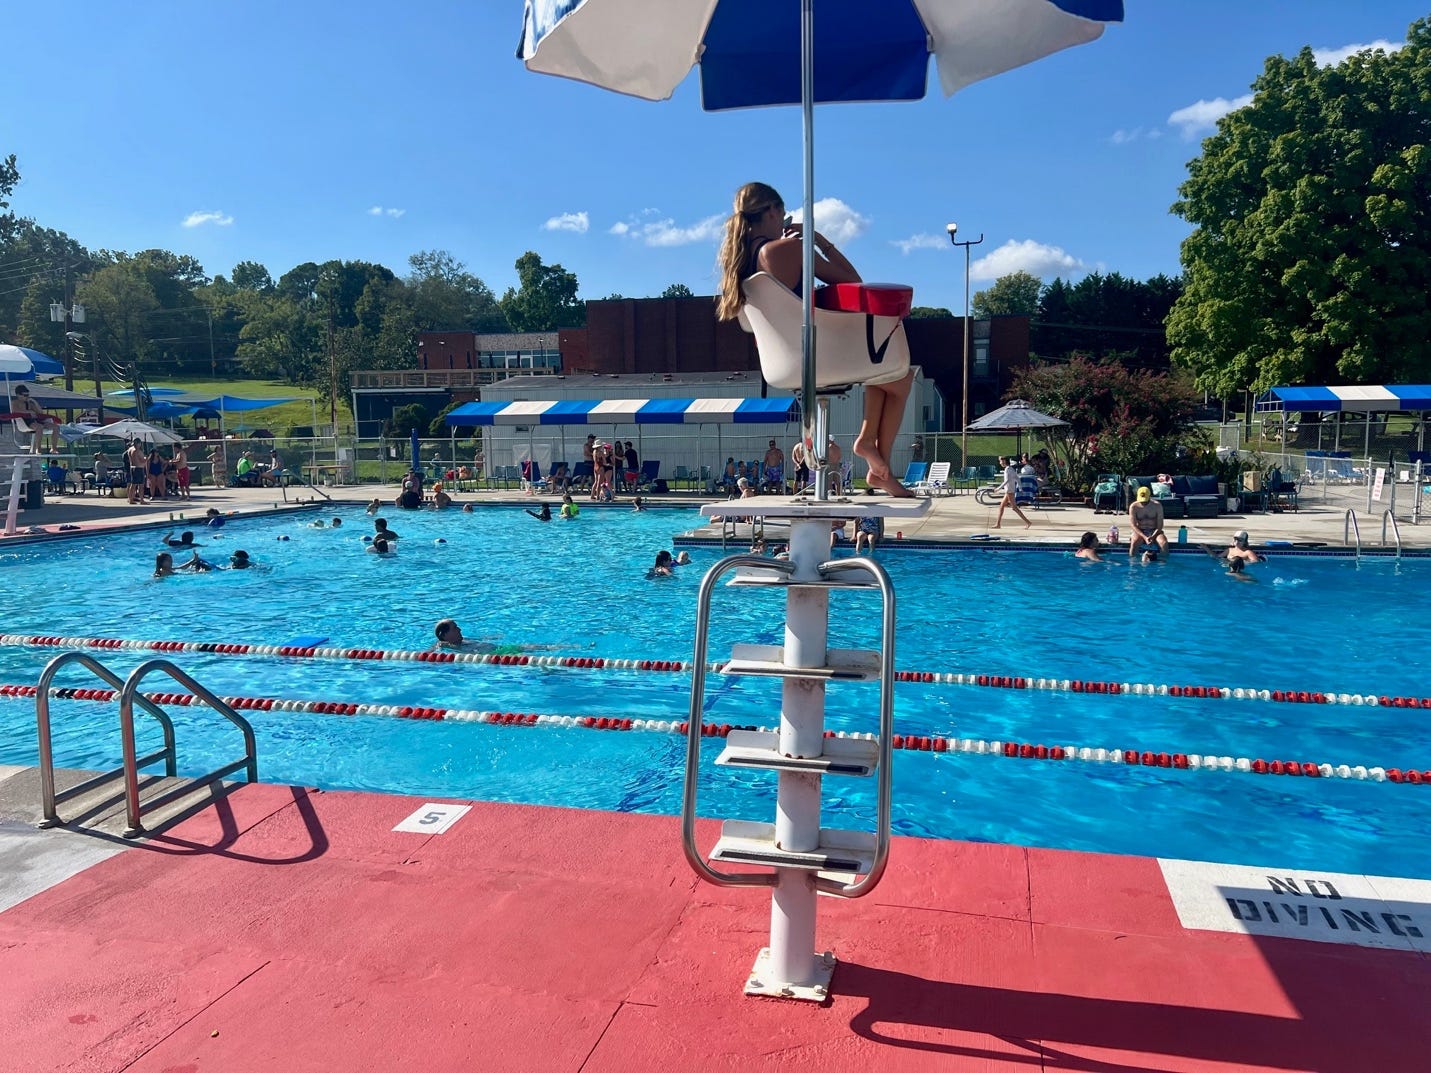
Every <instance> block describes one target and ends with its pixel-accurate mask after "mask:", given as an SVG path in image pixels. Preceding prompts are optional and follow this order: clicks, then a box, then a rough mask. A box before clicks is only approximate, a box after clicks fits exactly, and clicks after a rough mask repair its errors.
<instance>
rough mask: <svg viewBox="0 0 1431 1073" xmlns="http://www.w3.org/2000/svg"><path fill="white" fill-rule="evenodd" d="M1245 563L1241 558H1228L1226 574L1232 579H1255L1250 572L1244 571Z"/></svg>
mask: <svg viewBox="0 0 1431 1073" xmlns="http://www.w3.org/2000/svg"><path fill="white" fill-rule="evenodd" d="M1246 569H1247V563H1246V562H1245V561H1244V560H1242V559H1229V560H1228V563H1227V576H1228V577H1230V578H1232V580H1233V581H1256V580H1257V579H1256V578H1255V577H1253V576H1252V575H1251V574H1248V573H1246V572H1245V571H1246Z"/></svg>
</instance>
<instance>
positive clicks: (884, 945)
mask: <svg viewBox="0 0 1431 1073" xmlns="http://www.w3.org/2000/svg"><path fill="white" fill-rule="evenodd" d="M3 774H4V773H3V772H0V776H3ZM12 777H14V776H12ZM0 789H3V782H0ZM425 808H426V804H425V802H424V800H423V799H422V798H408V797H400V796H388V795H378V794H365V793H347V792H326V793H325V792H319V791H316V790H303V789H299V788H295V787H284V786H274V785H264V784H255V785H252V786H242V787H239V788H237V789H236V790H235V791H234V792H233V793H231V794H230V795H228V796H227V797H224V798H222V799H221V800H220V801H219V802H218V804H217V805H216V806H214V807H210V808H208V809H205V810H204V811H202V812H199V813H197V814H196V815H193V816H192V817H191V818H189V819H187V820H184V821H182V822H180V823H178V824H177V825H176V826H173V827H171V828H170V829H168V830H167V831H163V832H162V833H159V834H157V835H154V836H153V837H151V838H149V839H148V840H146V841H144V842H141V843H138V844H132V845H131V844H124V845H125V848H116V844H115V842H114V841H112V840H108V839H105V838H103V837H99V836H94V835H85V834H82V833H77V832H71V831H66V830H54V831H47V832H38V831H34V830H33V829H32V828H29V827H28V826H26V827H25V832H24V837H26V838H27V839H29V840H31V844H32V845H33V842H34V841H37V840H38V841H42V842H43V843H45V844H46V846H47V848H48V849H49V852H50V853H51V855H54V854H59V855H60V856H61V857H72V858H74V859H75V861H76V863H75V866H74V867H73V868H71V869H70V871H71V872H72V874H70V875H69V877H68V878H63V879H61V880H59V881H57V882H51V883H49V884H47V885H46V886H45V888H44V889H42V890H40V891H39V892H37V893H35V894H34V895H33V896H31V897H28V898H27V899H25V900H23V901H21V902H19V903H18V904H15V905H13V906H11V907H10V908H8V909H6V910H4V911H3V912H0V979H3V980H5V981H6V982H5V983H4V984H3V985H0V990H3V991H4V993H5V996H6V1001H5V1002H4V1003H0V1039H3V1040H4V1041H5V1042H4V1045H3V1046H0V1070H4V1071H6V1073H10V1071H14V1073H21V1071H25V1073H29V1071H34V1070H41V1069H44V1070H53V1071H56V1073H70V1071H74V1073H79V1071H96V1073H98V1071H104V1073H115V1071H121V1070H123V1071H129V1073H181V1071H182V1073H203V1071H205V1070H223V1071H225V1073H239V1071H246V1070H274V1069H279V1070H284V1071H285V1073H307V1071H314V1073H317V1071H323V1073H329V1071H333V1070H344V1071H366V1070H373V1071H388V1070H408V1069H411V1070H423V1071H429V1073H434V1071H436V1073H441V1071H449V1070H450V1071H453V1073H456V1071H459V1070H461V1071H467V1070H474V1069H483V1070H501V1071H517V1070H531V1071H540V1073H565V1071H573V1073H575V1071H581V1073H597V1071H604V1070H611V1071H619V1073H640V1071H646V1070H650V1071H653V1073H672V1071H674V1070H682V1071H683V1070H700V1071H707V1070H731V1071H735V1070H740V1071H742V1073H749V1071H760V1070H770V1071H776V1070H779V1071H781V1073H786V1071H796V1073H798V1071H801V1070H811V1071H815V1070H827V1069H829V1068H832V1066H835V1065H839V1066H840V1067H842V1068H868V1069H878V1070H882V1071H884V1070H890V1071H894V1070H920V1071H922V1070H931V1069H950V1070H979V1071H986V1073H995V1071H1010V1073H1012V1071H1025V1070H1054V1069H1064V1070H1089V1071H1119V1073H1132V1071H1135V1070H1138V1071H1144V1070H1160V1071H1180V1073H1181V1071H1186V1073H1192V1071H1201V1073H1210V1071H1213V1070H1219V1071H1221V1070H1231V1069H1236V1070H1269V1071H1270V1070H1280V1071H1285V1070H1317V1071H1320V1073H1369V1071H1376V1073H1402V1071H1405V1073H1412V1071H1415V1070H1422V1069H1424V1068H1425V1062H1426V1058H1425V1056H1426V1054H1427V1053H1428V1050H1431V1019H1429V1018H1427V1017H1426V1016H1425V996H1426V995H1427V994H1428V993H1431V941H1428V940H1427V939H1425V938H1424V936H1423V938H1421V939H1420V940H1415V939H1407V938H1403V939H1401V940H1398V941H1397V942H1396V943H1395V944H1394V945H1392V946H1390V947H1383V948H1380V949H1376V948H1366V947H1361V946H1348V945H1337V944H1334V943H1330V942H1312V941H1306V940H1304V939H1296V938H1274V937H1268V936H1257V935H1248V934H1238V933H1234V932H1231V931H1228V930H1207V927H1206V922H1201V923H1196V922H1195V924H1194V925H1192V926H1189V925H1185V924H1184V922H1183V920H1182V916H1183V915H1185V912H1186V911H1185V910H1184V909H1182V908H1180V907H1179V906H1177V905H1175V904H1174V900H1173V897H1172V896H1171V895H1170V884H1171V883H1172V882H1173V880H1171V879H1169V878H1168V877H1167V875H1165V870H1164V868H1163V867H1160V863H1159V862H1157V861H1154V860H1150V859H1147V858H1137V857H1113V856H1101V855H1096V854H1085V853H1072V852H1067V851H1058V850H1043V849H1031V848H1024V847H1019V846H1009V845H995V844H975V843H965V842H954V841H947V842H946V841H928V840H919V839H911V838H897V839H896V840H895V844H894V849H893V852H892V856H891V864H890V868H889V871H888V873H887V874H886V878H885V880H884V882H883V883H882V884H881V885H880V886H879V888H878V889H877V890H875V891H874V892H873V893H872V894H871V895H870V896H868V897H867V898H865V899H862V900H859V901H853V902H848V901H840V900H838V899H822V900H821V904H820V909H821V916H820V931H819V942H820V945H821V947H823V948H829V949H832V950H833V951H834V952H835V954H836V956H837V958H838V959H839V965H838V967H837V968H836V972H835V978H834V984H833V989H832V998H831V999H830V1000H829V1001H828V1002H826V1003H825V1004H823V1005H818V1006H817V1005H808V1004H803V1003H791V1002H784V1001H780V1000H772V999H758V998H746V997H744V996H743V995H742V994H741V987H742V985H743V983H744V981H745V978H746V975H747V973H748V971H749V969H750V966H751V963H752V961H753V960H754V957H755V954H756V952H757V950H758V949H759V947H761V946H762V945H764V943H765V942H766V934H767V930H768V914H769V902H768V895H767V894H766V893H765V892H763V891H759V890H731V889H721V888H715V887H711V886H708V885H706V884H703V883H701V882H699V881H698V880H697V879H696V878H695V876H694V875H693V874H692V873H691V872H690V870H689V868H688V867H687V866H686V864H685V862H684V860H683V859H682V857H681V853H680V849H679V840H678V820H676V819H675V818H672V817H664V816H646V815H633V814H616V813H604V812H590V811H581V810H572V809H559V808H543V807H534V806H521V805H506V804H490V803H482V802H475V803H472V808H471V811H470V812H468V813H466V814H465V815H463V816H462V817H461V818H460V819H459V820H458V821H457V822H456V823H454V824H453V825H452V826H451V827H450V828H449V829H448V830H446V831H445V832H444V833H443V834H440V835H433V834H430V833H421V834H419V833H414V832H411V831H402V830H395V828H396V827H398V826H399V825H400V824H401V823H402V821H403V820H404V819H407V818H411V817H412V816H413V815H414V814H418V815H420V814H421V813H422V812H423V810H424V809H425ZM19 822H20V821H19V817H17V816H15V815H14V814H13V812H12V814H11V815H10V817H9V818H8V819H7V820H6V821H4V822H3V823H0V840H3V839H4V838H5V837H6V836H9V837H11V838H13V837H15V833H16V831H17V830H18V824H19ZM713 839H714V825H713V824H711V823H703V824H701V825H700V829H699V841H700V844H702V845H707V846H708V845H709V844H710V843H711V842H712V841H713ZM1268 871H1269V874H1268V876H1267V877H1266V878H1268V879H1273V878H1278V879H1279V881H1280V882H1282V883H1283V884H1284V886H1283V888H1282V889H1281V892H1280V893H1271V892H1269V889H1268V887H1267V885H1266V884H1265V883H1263V884H1261V886H1262V889H1261V891H1260V893H1259V892H1257V891H1254V890H1250V889H1248V890H1244V889H1240V888H1239V889H1235V890H1234V889H1231V888H1230V887H1229V886H1228V885H1227V884H1226V883H1224V884H1223V885H1222V886H1220V887H1218V888H1217V890H1216V892H1215V893H1220V894H1223V895H1227V896H1232V895H1236V896H1238V897H1243V896H1246V897H1247V898H1249V899H1251V898H1258V897H1267V898H1273V899H1275V900H1276V901H1277V902H1278V903H1279V904H1280V903H1281V902H1288V901H1290V902H1295V903H1307V902H1310V901H1311V899H1309V898H1307V897H1306V891H1307V890H1309V889H1316V888H1315V887H1314V886H1308V885H1307V880H1308V878H1310V876H1303V877H1300V878H1301V882H1302V883H1303V886H1302V887H1299V888H1298V889H1297V894H1296V895H1292V894H1288V893H1287V892H1286V891H1287V888H1286V886H1285V884H1286V883H1287V882H1291V883H1292V884H1293V885H1294V886H1295V885H1296V883H1297V879H1298V877H1296V876H1294V875H1289V874H1287V873H1286V870H1284V869H1277V870H1268ZM1310 875H1315V874H1314V873H1313V874H1310ZM1330 881H1331V880H1327V879H1324V880H1322V882H1330ZM1336 881H1337V882H1343V883H1345V882H1348V880H1346V879H1343V878H1341V877H1338V878H1337V880H1336ZM1314 882H1315V881H1314ZM1324 889H1325V888H1324ZM1277 890H1278V888H1277V887H1276V886H1273V887H1272V888H1271V891H1277ZM1248 904H1251V903H1250V902H1249V903H1248ZM1348 904H1351V903H1348ZM1385 904H1386V905H1389V906H1395V907H1396V908H1406V906H1405V904H1402V903H1392V902H1388V903H1385ZM1317 907H1318V908H1320V903H1317ZM1295 908H1296V907H1295V906H1289V907H1288V910H1287V911H1288V912H1289V913H1290V912H1293V911H1294V909H1295ZM1358 908H1362V907H1361V906H1360V905H1358ZM1423 909H1424V907H1419V908H1417V909H1416V910H1414V911H1415V912H1421V911H1422V910H1423ZM1224 915H1226V914H1225V913H1224ZM1417 919H1419V918H1417Z"/></svg>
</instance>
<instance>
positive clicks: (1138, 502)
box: [1128, 484, 1168, 562]
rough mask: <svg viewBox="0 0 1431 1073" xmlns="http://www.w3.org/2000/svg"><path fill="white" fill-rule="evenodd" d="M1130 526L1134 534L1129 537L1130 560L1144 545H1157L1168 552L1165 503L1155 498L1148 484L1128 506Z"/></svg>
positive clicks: (1160, 549) (1156, 546) (1142, 487)
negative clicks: (1164, 522) (1164, 530)
mask: <svg viewBox="0 0 1431 1073" xmlns="http://www.w3.org/2000/svg"><path fill="white" fill-rule="evenodd" d="M1128 526H1129V528H1131V529H1132V530H1133V535H1132V536H1130V537H1129V538H1128V561H1129V562H1132V560H1133V558H1134V556H1136V555H1137V554H1138V550H1139V549H1140V548H1142V547H1144V546H1148V547H1155V548H1157V550H1158V551H1160V552H1163V553H1165V554H1166V552H1167V550H1168V535H1167V534H1166V533H1164V532H1163V505H1162V504H1161V503H1159V502H1158V501H1157V500H1156V499H1154V498H1153V492H1152V489H1150V488H1149V487H1148V486H1147V485H1146V484H1145V485H1141V486H1139V488H1138V496H1137V498H1136V499H1134V500H1133V505H1132V506H1131V507H1129V508H1128Z"/></svg>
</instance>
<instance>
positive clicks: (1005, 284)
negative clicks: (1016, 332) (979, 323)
mask: <svg viewBox="0 0 1431 1073" xmlns="http://www.w3.org/2000/svg"><path fill="white" fill-rule="evenodd" d="M1041 290H1043V283H1042V282H1041V281H1040V280H1039V278H1038V277H1037V276H1035V275H1033V274H1031V273H1029V272H1023V271H1020V272H1011V273H1009V274H1008V275H1007V276H1000V277H999V278H998V279H996V280H994V285H993V286H992V287H990V288H989V289H988V290H986V291H975V292H974V298H973V300H972V301H971V303H970V306H969V309H970V312H971V314H972V315H973V316H975V317H977V318H978V319H980V320H983V319H985V318H986V317H1032V316H1033V315H1034V314H1035V313H1037V312H1038V296H1039V292H1040V291H1041Z"/></svg>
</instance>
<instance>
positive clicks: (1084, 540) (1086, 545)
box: [1073, 533, 1103, 563]
mask: <svg viewBox="0 0 1431 1073" xmlns="http://www.w3.org/2000/svg"><path fill="white" fill-rule="evenodd" d="M1073 556H1074V558H1076V559H1087V560H1088V561H1089V562H1090V563H1101V562H1102V561H1103V557H1102V556H1101V555H1099V554H1098V534H1097V533H1084V534H1083V535H1082V536H1081V537H1079V538H1078V548H1077V550H1075V551H1074V553H1073Z"/></svg>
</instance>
